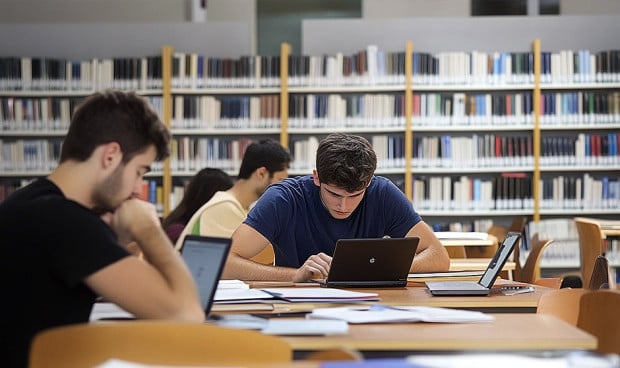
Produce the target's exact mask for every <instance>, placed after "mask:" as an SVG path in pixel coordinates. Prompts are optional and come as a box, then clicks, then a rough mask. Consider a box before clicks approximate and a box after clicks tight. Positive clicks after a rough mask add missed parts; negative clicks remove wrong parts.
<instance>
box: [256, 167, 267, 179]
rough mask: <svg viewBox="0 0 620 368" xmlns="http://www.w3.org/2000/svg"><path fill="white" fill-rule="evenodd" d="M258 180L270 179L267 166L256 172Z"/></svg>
mask: <svg viewBox="0 0 620 368" xmlns="http://www.w3.org/2000/svg"><path fill="white" fill-rule="evenodd" d="M254 172H255V173H256V176H257V177H258V179H261V180H262V179H264V178H265V177H269V171H268V170H267V168H266V167H265V166H261V167H259V168H258V169H256V170H255V171H254Z"/></svg>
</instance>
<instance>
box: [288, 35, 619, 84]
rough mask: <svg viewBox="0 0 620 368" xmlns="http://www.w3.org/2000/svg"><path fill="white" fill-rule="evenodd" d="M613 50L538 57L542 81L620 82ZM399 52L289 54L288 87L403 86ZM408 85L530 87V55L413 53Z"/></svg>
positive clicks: (516, 53) (584, 51) (401, 56)
mask: <svg viewBox="0 0 620 368" xmlns="http://www.w3.org/2000/svg"><path fill="white" fill-rule="evenodd" d="M618 55H619V51H618V50H606V51H600V52H592V51H590V50H576V51H573V50H562V51H557V52H542V53H541V82H542V83H548V84H550V83H592V82H617V81H618V80H620V78H619V76H618V73H620V58H619V57H618ZM404 59H405V55H404V53H403V52H385V51H382V50H379V49H378V48H377V46H374V45H369V46H367V47H366V49H364V50H360V51H358V52H356V53H354V54H352V55H344V54H343V53H336V55H321V56H308V55H292V56H290V61H289V65H290V67H289V84H290V85H292V86H329V85H375V84H378V85H389V84H398V83H403V82H404V75H405V73H404V71H405V67H404ZM412 61H413V63H412V64H413V65H412V74H413V81H412V82H413V84H414V85H415V84H421V85H424V84H430V85H442V84H475V85H484V84H494V85H502V84H531V83H533V82H534V55H533V53H532V52H529V51H527V52H480V51H471V52H450V51H447V52H439V53H435V54H432V53H427V52H414V53H413V55H412Z"/></svg>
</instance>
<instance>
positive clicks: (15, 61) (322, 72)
mask: <svg viewBox="0 0 620 368" xmlns="http://www.w3.org/2000/svg"><path fill="white" fill-rule="evenodd" d="M619 55H620V51H619V50H606V51H600V52H592V51H590V50H576V51H574V50H562V51H558V52H542V54H541V61H542V62H541V69H542V72H541V81H542V83H592V82H618V81H620V57H619ZM404 60H405V54H404V52H385V51H382V50H379V49H378V47H377V46H375V45H369V46H367V47H366V48H365V49H363V50H360V51H358V52H356V53H354V54H352V55H344V54H343V53H337V54H336V55H322V56H308V55H290V56H289V60H288V62H289V72H288V73H289V85H291V86H329V85H389V84H403V83H404V75H405V65H404ZM412 60H413V65H412V73H413V81H412V82H413V83H414V84H437V85H442V84H476V85H478V84H482V85H484V84H500V85H501V84H524V83H526V84H529V83H532V82H533V80H534V75H533V53H532V52H529V51H528V52H479V51H471V52H440V53H436V54H431V53H427V52H414V53H413V55H412ZM161 63H162V62H161V56H149V57H143V58H122V57H119V58H111V59H101V60H99V59H92V60H67V59H61V58H44V57H2V58H0V89H3V90H13V89H17V90H19V89H23V90H30V89H34V90H37V89H45V90H54V89H58V90H91V89H99V88H107V87H114V88H125V89H152V88H161V78H162V65H161ZM279 74H280V56H259V55H255V56H243V57H240V58H237V59H232V58H218V57H206V56H202V55H198V54H196V53H180V52H178V53H175V54H174V55H173V58H172V79H173V81H172V85H173V87H174V88H198V89H200V88H208V87H259V86H278V85H279V82H280V81H279V80H280V78H279Z"/></svg>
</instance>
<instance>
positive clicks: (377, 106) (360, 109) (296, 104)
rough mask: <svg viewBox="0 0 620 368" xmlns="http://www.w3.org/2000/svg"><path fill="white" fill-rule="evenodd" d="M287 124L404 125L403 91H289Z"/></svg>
mask: <svg viewBox="0 0 620 368" xmlns="http://www.w3.org/2000/svg"><path fill="white" fill-rule="evenodd" d="M289 126H290V127H291V128H319V127H404V126H405V97H404V95H403V94H363V95H339V94H329V95H316V94H308V95H292V96H290V98H289Z"/></svg>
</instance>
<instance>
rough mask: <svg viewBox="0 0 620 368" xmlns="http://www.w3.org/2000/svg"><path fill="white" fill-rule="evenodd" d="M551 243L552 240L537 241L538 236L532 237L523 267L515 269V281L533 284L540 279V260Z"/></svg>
mask: <svg viewBox="0 0 620 368" xmlns="http://www.w3.org/2000/svg"><path fill="white" fill-rule="evenodd" d="M552 242H553V240H552V239H538V235H534V236H533V237H532V239H531V240H530V253H529V254H528V255H527V259H526V260H525V264H524V265H523V267H517V269H515V272H514V279H515V280H516V281H520V282H527V283H528V284H533V283H534V282H535V281H536V280H538V279H539V278H540V260H541V258H542V254H543V251H544V250H545V248H547V247H548V246H549V245H550V244H551V243H552ZM517 263H519V262H517Z"/></svg>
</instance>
